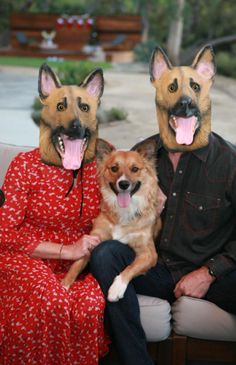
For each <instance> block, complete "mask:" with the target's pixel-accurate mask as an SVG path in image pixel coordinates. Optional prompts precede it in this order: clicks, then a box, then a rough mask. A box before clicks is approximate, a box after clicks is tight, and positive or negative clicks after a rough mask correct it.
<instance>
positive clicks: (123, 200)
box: [117, 192, 131, 208]
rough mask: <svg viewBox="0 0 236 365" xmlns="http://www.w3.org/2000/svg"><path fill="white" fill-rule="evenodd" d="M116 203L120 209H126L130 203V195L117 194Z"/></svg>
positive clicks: (126, 193)
mask: <svg viewBox="0 0 236 365" xmlns="http://www.w3.org/2000/svg"><path fill="white" fill-rule="evenodd" d="M117 202H118V205H119V207H120V208H127V207H128V206H129V203H130V202H131V196H130V193H128V192H124V193H118V194H117Z"/></svg>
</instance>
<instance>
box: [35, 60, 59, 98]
mask: <svg viewBox="0 0 236 365" xmlns="http://www.w3.org/2000/svg"><path fill="white" fill-rule="evenodd" d="M58 87H61V83H60V81H59V79H58V78H57V76H56V74H55V73H54V72H53V70H52V69H51V68H50V67H49V66H48V65H47V64H46V63H44V64H43V65H42V66H41V67H40V69H39V79H38V92H39V96H40V98H41V99H45V98H47V97H48V96H49V95H50V94H51V92H52V91H53V90H54V89H56V88H58Z"/></svg>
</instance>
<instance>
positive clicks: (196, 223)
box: [184, 192, 222, 234]
mask: <svg viewBox="0 0 236 365" xmlns="http://www.w3.org/2000/svg"><path fill="white" fill-rule="evenodd" d="M221 207H222V199H221V198H219V197H211V196H205V195H201V194H195V193H190V192H187V193H186V194H185V200H184V223H185V226H186V228H187V229H188V230H191V231H192V232H195V233H198V234H200V233H202V234H206V233H210V232H211V231H213V230H214V229H215V228H216V227H217V225H218V224H219V220H220V208H221Z"/></svg>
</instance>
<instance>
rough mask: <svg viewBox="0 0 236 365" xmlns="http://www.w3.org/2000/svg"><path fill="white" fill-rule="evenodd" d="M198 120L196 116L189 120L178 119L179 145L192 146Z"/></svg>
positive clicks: (177, 136) (177, 137)
mask: <svg viewBox="0 0 236 365" xmlns="http://www.w3.org/2000/svg"><path fill="white" fill-rule="evenodd" d="M196 122H197V118H196V117H195V116H192V117H189V118H181V117H176V125H177V127H176V131H175V132H176V141H177V143H178V144H187V145H189V144H191V143H192V142H193V136H194V132H195V124H196Z"/></svg>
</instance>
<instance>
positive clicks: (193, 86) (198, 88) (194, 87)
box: [190, 82, 201, 93]
mask: <svg viewBox="0 0 236 365" xmlns="http://www.w3.org/2000/svg"><path fill="white" fill-rule="evenodd" d="M190 86H191V88H192V89H193V91H195V92H196V93H198V92H199V91H200V89H201V87H200V85H199V84H198V83H197V82H191V83H190Z"/></svg>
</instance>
